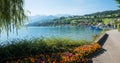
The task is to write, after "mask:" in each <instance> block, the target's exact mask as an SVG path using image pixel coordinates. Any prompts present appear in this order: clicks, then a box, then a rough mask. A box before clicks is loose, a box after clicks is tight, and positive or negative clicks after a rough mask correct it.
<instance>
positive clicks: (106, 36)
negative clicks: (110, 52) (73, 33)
mask: <svg viewBox="0 0 120 63" xmlns="http://www.w3.org/2000/svg"><path fill="white" fill-rule="evenodd" d="M108 36H109V35H108V34H105V35H104V36H103V37H102V38H101V39H100V40H99V41H98V43H99V44H100V45H101V46H103V45H104V44H105V42H106V40H107V38H108ZM106 51H107V50H106V49H104V48H101V49H100V50H98V51H96V52H94V53H92V54H90V55H89V56H88V58H91V59H92V58H96V57H97V56H100V55H101V54H103V53H105V52H106ZM88 63H93V60H90V61H88Z"/></svg>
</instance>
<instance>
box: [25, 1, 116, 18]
mask: <svg viewBox="0 0 120 63" xmlns="http://www.w3.org/2000/svg"><path fill="white" fill-rule="evenodd" d="M24 8H25V10H26V11H30V13H28V14H30V15H31V16H35V15H56V14H69V15H85V14H90V13H95V12H101V11H106V10H116V9H118V4H117V3H116V1H115V0H25V5H24Z"/></svg>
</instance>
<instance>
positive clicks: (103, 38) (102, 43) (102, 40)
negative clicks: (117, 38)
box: [98, 34, 109, 46]
mask: <svg viewBox="0 0 120 63" xmlns="http://www.w3.org/2000/svg"><path fill="white" fill-rule="evenodd" d="M108 36H109V35H108V34H105V35H104V36H103V37H102V38H101V39H100V40H99V41H98V43H99V44H100V45H101V46H103V45H104V44H105V42H106V40H107V38H108Z"/></svg>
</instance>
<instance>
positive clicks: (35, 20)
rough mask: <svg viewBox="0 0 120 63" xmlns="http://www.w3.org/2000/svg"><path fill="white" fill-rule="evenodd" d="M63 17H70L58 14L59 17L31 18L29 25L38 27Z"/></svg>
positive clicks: (38, 16) (37, 16)
mask: <svg viewBox="0 0 120 63" xmlns="http://www.w3.org/2000/svg"><path fill="white" fill-rule="evenodd" d="M62 16H64V17H68V16H70V15H68V14H57V15H49V16H46V15H36V16H29V17H28V19H29V22H28V24H27V25H28V26H37V25H39V24H40V23H43V22H49V21H51V20H53V19H57V18H60V17H62Z"/></svg>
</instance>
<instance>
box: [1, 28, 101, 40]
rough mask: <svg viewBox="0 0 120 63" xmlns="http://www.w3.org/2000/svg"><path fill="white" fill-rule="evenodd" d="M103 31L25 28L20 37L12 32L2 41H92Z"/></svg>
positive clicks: (20, 32) (2, 36) (19, 32)
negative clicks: (56, 39) (55, 39)
mask: <svg viewBox="0 0 120 63" xmlns="http://www.w3.org/2000/svg"><path fill="white" fill-rule="evenodd" d="M101 31H102V30H95V29H91V28H90V27H89V26H56V27H27V28H25V27H23V28H21V29H20V30H19V31H18V35H17V34H16V33H15V32H14V33H13V32H11V33H10V34H9V37H7V35H6V33H5V32H2V34H1V37H0V40H1V41H6V40H13V39H32V38H40V37H45V38H50V37H62V38H70V39H75V40H76V39H80V40H90V41H92V39H93V37H92V36H93V35H95V34H97V35H99V34H100V33H101Z"/></svg>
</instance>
